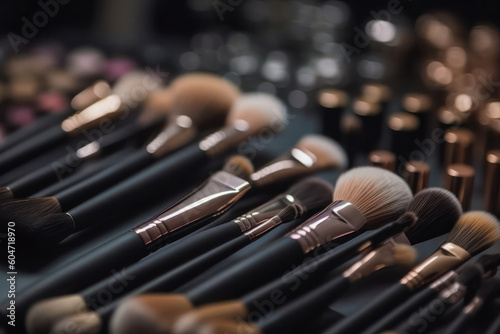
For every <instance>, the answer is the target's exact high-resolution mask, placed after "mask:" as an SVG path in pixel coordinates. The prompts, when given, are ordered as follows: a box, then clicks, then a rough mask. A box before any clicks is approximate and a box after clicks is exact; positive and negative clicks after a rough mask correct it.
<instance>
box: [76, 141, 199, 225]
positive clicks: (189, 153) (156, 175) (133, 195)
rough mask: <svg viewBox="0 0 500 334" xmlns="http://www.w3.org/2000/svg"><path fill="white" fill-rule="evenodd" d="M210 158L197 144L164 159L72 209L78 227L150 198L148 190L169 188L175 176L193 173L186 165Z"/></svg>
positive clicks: (176, 177) (180, 176) (196, 163)
mask: <svg viewBox="0 0 500 334" xmlns="http://www.w3.org/2000/svg"><path fill="white" fill-rule="evenodd" d="M206 160H208V157H207V156H206V154H205V152H204V151H202V150H201V149H200V148H199V147H198V144H197V143H194V144H191V145H190V146H188V147H186V148H184V149H182V150H180V151H178V152H176V153H174V154H173V155H171V156H169V157H168V158H166V159H163V160H160V161H159V162H157V163H155V164H153V165H152V166H150V167H148V168H146V169H144V170H142V171H141V172H139V173H136V174H135V175H133V176H132V177H130V178H128V179H126V180H124V181H122V182H120V183H118V184H117V185H115V186H114V187H112V188H109V189H107V190H105V191H103V192H101V193H100V194H98V195H97V196H94V197H92V198H91V199H89V200H88V201H85V202H84V203H82V204H80V205H78V206H77V207H75V208H73V209H72V210H70V211H69V213H70V214H71V216H72V217H73V219H74V220H75V224H76V229H77V230H80V229H83V228H85V227H87V226H90V225H91V224H92V223H94V222H97V221H98V220H103V219H105V218H106V217H109V216H110V215H113V214H116V213H117V212H120V211H123V208H126V207H127V206H130V205H133V204H134V203H135V202H136V201H137V199H138V198H143V197H147V194H148V192H151V191H152V190H154V189H156V190H158V189H169V188H170V187H169V183H170V182H172V179H174V178H175V179H176V180H178V179H179V178H182V177H188V176H189V175H186V173H185V172H184V171H185V169H186V167H190V166H198V165H199V164H202V163H203V162H205V161H206ZM118 204H119V205H118ZM97 217H98V219H97Z"/></svg>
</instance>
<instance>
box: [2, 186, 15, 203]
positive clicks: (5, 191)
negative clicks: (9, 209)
mask: <svg viewBox="0 0 500 334" xmlns="http://www.w3.org/2000/svg"><path fill="white" fill-rule="evenodd" d="M13 198H14V194H13V193H12V191H11V190H10V188H9V187H0V203H1V202H5V201H9V200H11V199H13Z"/></svg>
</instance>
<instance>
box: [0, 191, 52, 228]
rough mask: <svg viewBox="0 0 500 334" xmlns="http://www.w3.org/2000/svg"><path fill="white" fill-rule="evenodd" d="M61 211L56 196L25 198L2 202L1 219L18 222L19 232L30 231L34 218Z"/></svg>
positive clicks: (0, 205) (0, 204)
mask: <svg viewBox="0 0 500 334" xmlns="http://www.w3.org/2000/svg"><path fill="white" fill-rule="evenodd" d="M58 212H61V205H60V204H59V201H58V200H57V198H55V197H37V198H25V199H17V200H12V201H7V202H5V203H0V220H1V221H13V222H16V226H17V227H18V228H19V232H20V233H22V232H23V231H29V230H30V226H31V224H32V222H33V221H34V220H37V219H40V218H42V217H45V216H48V215H51V214H54V213H58Z"/></svg>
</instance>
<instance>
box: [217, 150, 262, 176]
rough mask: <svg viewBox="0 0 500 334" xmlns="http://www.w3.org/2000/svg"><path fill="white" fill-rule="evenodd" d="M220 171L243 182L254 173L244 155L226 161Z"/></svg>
mask: <svg viewBox="0 0 500 334" xmlns="http://www.w3.org/2000/svg"><path fill="white" fill-rule="evenodd" d="M222 170H223V171H225V172H228V173H230V174H233V175H236V176H238V177H240V178H242V179H244V180H248V179H249V178H250V175H251V174H252V173H253V172H254V168H253V164H252V162H251V161H250V159H248V158H247V157H245V156H244V155H233V156H232V157H230V158H229V159H227V161H226V164H225V165H224V167H223V168H222Z"/></svg>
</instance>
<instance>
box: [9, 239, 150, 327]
mask: <svg viewBox="0 0 500 334" xmlns="http://www.w3.org/2000/svg"><path fill="white" fill-rule="evenodd" d="M147 253H148V252H147V250H146V247H145V246H144V243H143V241H142V239H141V238H140V237H139V236H138V235H137V234H135V233H134V232H127V233H124V234H122V235H121V236H119V237H117V238H115V239H113V240H111V241H109V242H107V243H106V244H105V245H103V246H100V247H97V248H95V249H93V250H91V251H89V252H87V253H86V254H84V255H83V256H81V257H79V258H78V259H76V260H74V261H72V262H70V263H68V264H67V265H65V266H63V267H60V268H58V270H57V271H53V272H51V273H50V274H47V275H46V278H45V279H43V280H41V281H39V282H38V283H37V284H35V285H33V286H32V287H31V288H29V289H27V290H25V291H21V292H20V293H18V294H17V295H16V320H17V321H16V323H19V324H23V323H24V317H25V315H26V311H27V310H28V308H29V307H30V306H31V305H33V303H35V302H37V301H40V300H42V299H45V298H49V297H54V296H60V295H64V294H70V293H75V292H76V291H78V290H79V289H81V288H82V287H84V286H87V285H88V284H89V283H90V282H95V281H96V280H97V279H99V278H101V277H103V276H107V275H110V274H113V272H114V271H119V270H120V269H121V268H123V267H124V266H125V265H127V264H129V263H131V262H135V261H138V260H139V259H141V258H142V257H144V256H145V255H146V254H147ZM5 309H6V307H4V306H2V312H4V310H5ZM3 318H4V319H5V318H6V317H5V315H3Z"/></svg>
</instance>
